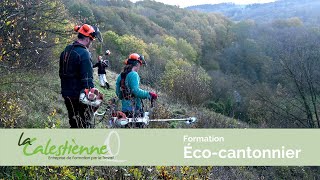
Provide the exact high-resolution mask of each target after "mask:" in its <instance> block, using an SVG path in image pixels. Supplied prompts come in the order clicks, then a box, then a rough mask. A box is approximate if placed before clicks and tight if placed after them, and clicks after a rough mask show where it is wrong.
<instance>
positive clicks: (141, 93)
mask: <svg viewBox="0 0 320 180" xmlns="http://www.w3.org/2000/svg"><path fill="white" fill-rule="evenodd" d="M127 78H128V80H127V81H128V85H129V87H130V89H131V91H132V94H133V95H134V96H135V97H138V98H141V99H147V98H148V99H151V97H150V94H149V91H145V90H142V89H140V87H139V84H140V77H139V75H138V73H137V72H131V73H129V74H128V75H127Z"/></svg>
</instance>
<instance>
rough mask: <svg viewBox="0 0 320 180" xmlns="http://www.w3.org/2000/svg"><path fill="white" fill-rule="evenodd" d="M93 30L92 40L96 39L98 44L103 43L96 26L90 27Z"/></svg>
mask: <svg viewBox="0 0 320 180" xmlns="http://www.w3.org/2000/svg"><path fill="white" fill-rule="evenodd" d="M92 27H93V29H94V32H93V33H92V34H91V36H92V37H93V38H97V39H98V40H99V42H103V38H102V36H101V32H100V30H99V28H98V27H97V26H92Z"/></svg>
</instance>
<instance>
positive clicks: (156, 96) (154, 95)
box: [149, 92, 158, 101]
mask: <svg viewBox="0 0 320 180" xmlns="http://www.w3.org/2000/svg"><path fill="white" fill-rule="evenodd" d="M149 94H150V96H151V101H152V100H156V99H157V98H158V95H157V94H156V93H154V92H149Z"/></svg>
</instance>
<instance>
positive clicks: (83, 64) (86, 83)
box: [80, 53, 94, 89]
mask: <svg viewBox="0 0 320 180" xmlns="http://www.w3.org/2000/svg"><path fill="white" fill-rule="evenodd" d="M80 58H81V61H80V76H81V86H82V89H86V88H93V87H94V84H93V68H92V62H91V59H90V56H89V53H86V54H83V55H82V57H80Z"/></svg>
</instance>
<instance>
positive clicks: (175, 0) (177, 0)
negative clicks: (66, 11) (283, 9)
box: [131, 0, 275, 8]
mask: <svg viewBox="0 0 320 180" xmlns="http://www.w3.org/2000/svg"><path fill="white" fill-rule="evenodd" d="M131 1H132V2H136V1H139V0H131ZM155 1H157V2H162V3H164V4H170V5H178V6H180V7H182V8H184V7H187V6H192V5H199V4H219V3H224V2H232V3H235V4H253V3H268V2H274V1H275V0H155Z"/></svg>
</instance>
